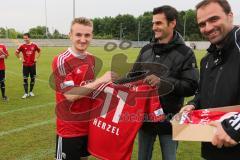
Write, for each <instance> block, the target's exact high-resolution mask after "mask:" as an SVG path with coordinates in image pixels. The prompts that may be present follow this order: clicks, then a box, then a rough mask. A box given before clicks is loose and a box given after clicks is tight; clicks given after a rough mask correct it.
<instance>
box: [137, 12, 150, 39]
mask: <svg viewBox="0 0 240 160" xmlns="http://www.w3.org/2000/svg"><path fill="white" fill-rule="evenodd" d="M137 21H138V23H140V35H139V39H140V40H141V41H149V40H150V39H151V38H152V36H153V35H152V12H145V13H144V14H143V15H141V16H139V17H138V18H137Z"/></svg>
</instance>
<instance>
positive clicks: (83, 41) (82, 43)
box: [69, 23, 93, 53]
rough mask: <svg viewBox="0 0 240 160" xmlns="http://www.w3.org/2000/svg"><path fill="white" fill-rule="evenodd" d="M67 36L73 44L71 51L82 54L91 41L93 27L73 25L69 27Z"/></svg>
mask: <svg viewBox="0 0 240 160" xmlns="http://www.w3.org/2000/svg"><path fill="white" fill-rule="evenodd" d="M69 36H70V40H71V41H72V43H73V50H75V52H76V53H78V52H80V53H84V52H85V51H86V50H87V48H88V46H89V44H90V42H91V40H92V37H93V27H92V26H88V25H83V24H79V23H75V24H73V25H72V27H71V32H70V34H69Z"/></svg>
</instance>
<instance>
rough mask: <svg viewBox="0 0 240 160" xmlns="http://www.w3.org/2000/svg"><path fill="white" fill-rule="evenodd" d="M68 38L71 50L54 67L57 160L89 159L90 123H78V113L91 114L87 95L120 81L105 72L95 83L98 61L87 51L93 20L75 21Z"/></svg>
mask: <svg viewBox="0 0 240 160" xmlns="http://www.w3.org/2000/svg"><path fill="white" fill-rule="evenodd" d="M69 37H70V40H71V42H72V46H71V47H70V48H68V49H67V50H66V51H65V52H63V53H61V54H59V55H58V56H56V57H55V58H54V60H53V63H52V69H53V76H54V82H55V87H56V88H55V90H56V114H57V120H56V125H57V142H56V159H57V160H62V159H65V160H79V159H80V158H81V159H87V156H89V153H88V151H87V141H88V137H87V135H88V125H89V123H88V122H87V121H84V122H83V121H79V119H77V117H78V116H79V114H77V112H81V111H88V110H90V109H91V100H90V99H88V98H87V96H88V94H90V93H91V92H92V91H93V90H94V89H96V88H97V87H99V86H100V85H101V84H103V83H107V82H110V81H111V80H112V79H113V80H114V79H116V77H117V75H116V74H114V73H112V72H106V73H105V74H104V75H103V76H102V77H100V78H99V79H96V80H94V66H95V58H94V56H93V55H91V54H90V53H89V52H88V51H87V48H88V46H89V44H90V42H91V40H92V37H93V23H92V21H91V20H89V19H87V18H83V17H81V18H76V19H74V20H73V22H72V24H71V30H70V33H69Z"/></svg>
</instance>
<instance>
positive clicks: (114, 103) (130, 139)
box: [88, 80, 164, 160]
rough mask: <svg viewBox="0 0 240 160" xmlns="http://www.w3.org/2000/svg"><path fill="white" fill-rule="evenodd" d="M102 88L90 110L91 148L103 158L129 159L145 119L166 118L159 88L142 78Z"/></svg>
mask: <svg viewBox="0 0 240 160" xmlns="http://www.w3.org/2000/svg"><path fill="white" fill-rule="evenodd" d="M101 90H102V91H101V92H100V91H96V92H94V93H93V96H95V97H96V98H95V99H96V104H95V105H93V106H95V109H93V111H92V112H91V113H90V114H91V115H93V116H91V118H92V120H91V121H90V125H89V138H88V150H89V152H90V153H91V154H92V155H93V156H96V157H97V158H100V159H105V160H112V159H114V160H123V159H124V160H128V159H130V158H131V154H132V149H133V144H134V139H135V137H136V134H137V132H138V130H139V128H140V127H141V125H142V123H143V121H144V120H151V121H154V122H155V121H160V120H163V119H164V113H163V110H162V108H161V105H160V102H159V98H158V94H157V89H156V88H153V87H151V86H150V85H147V84H144V83H143V81H142V80H140V81H136V82H130V83H125V84H122V85H116V84H113V83H110V84H108V85H106V86H103V87H101ZM97 92H98V93H97ZM97 106H101V107H97ZM96 108H99V109H96Z"/></svg>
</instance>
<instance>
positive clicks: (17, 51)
mask: <svg viewBox="0 0 240 160" xmlns="http://www.w3.org/2000/svg"><path fill="white" fill-rule="evenodd" d="M20 52H22V45H20V46H18V48H17V49H16V53H17V54H19V53H20Z"/></svg>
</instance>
